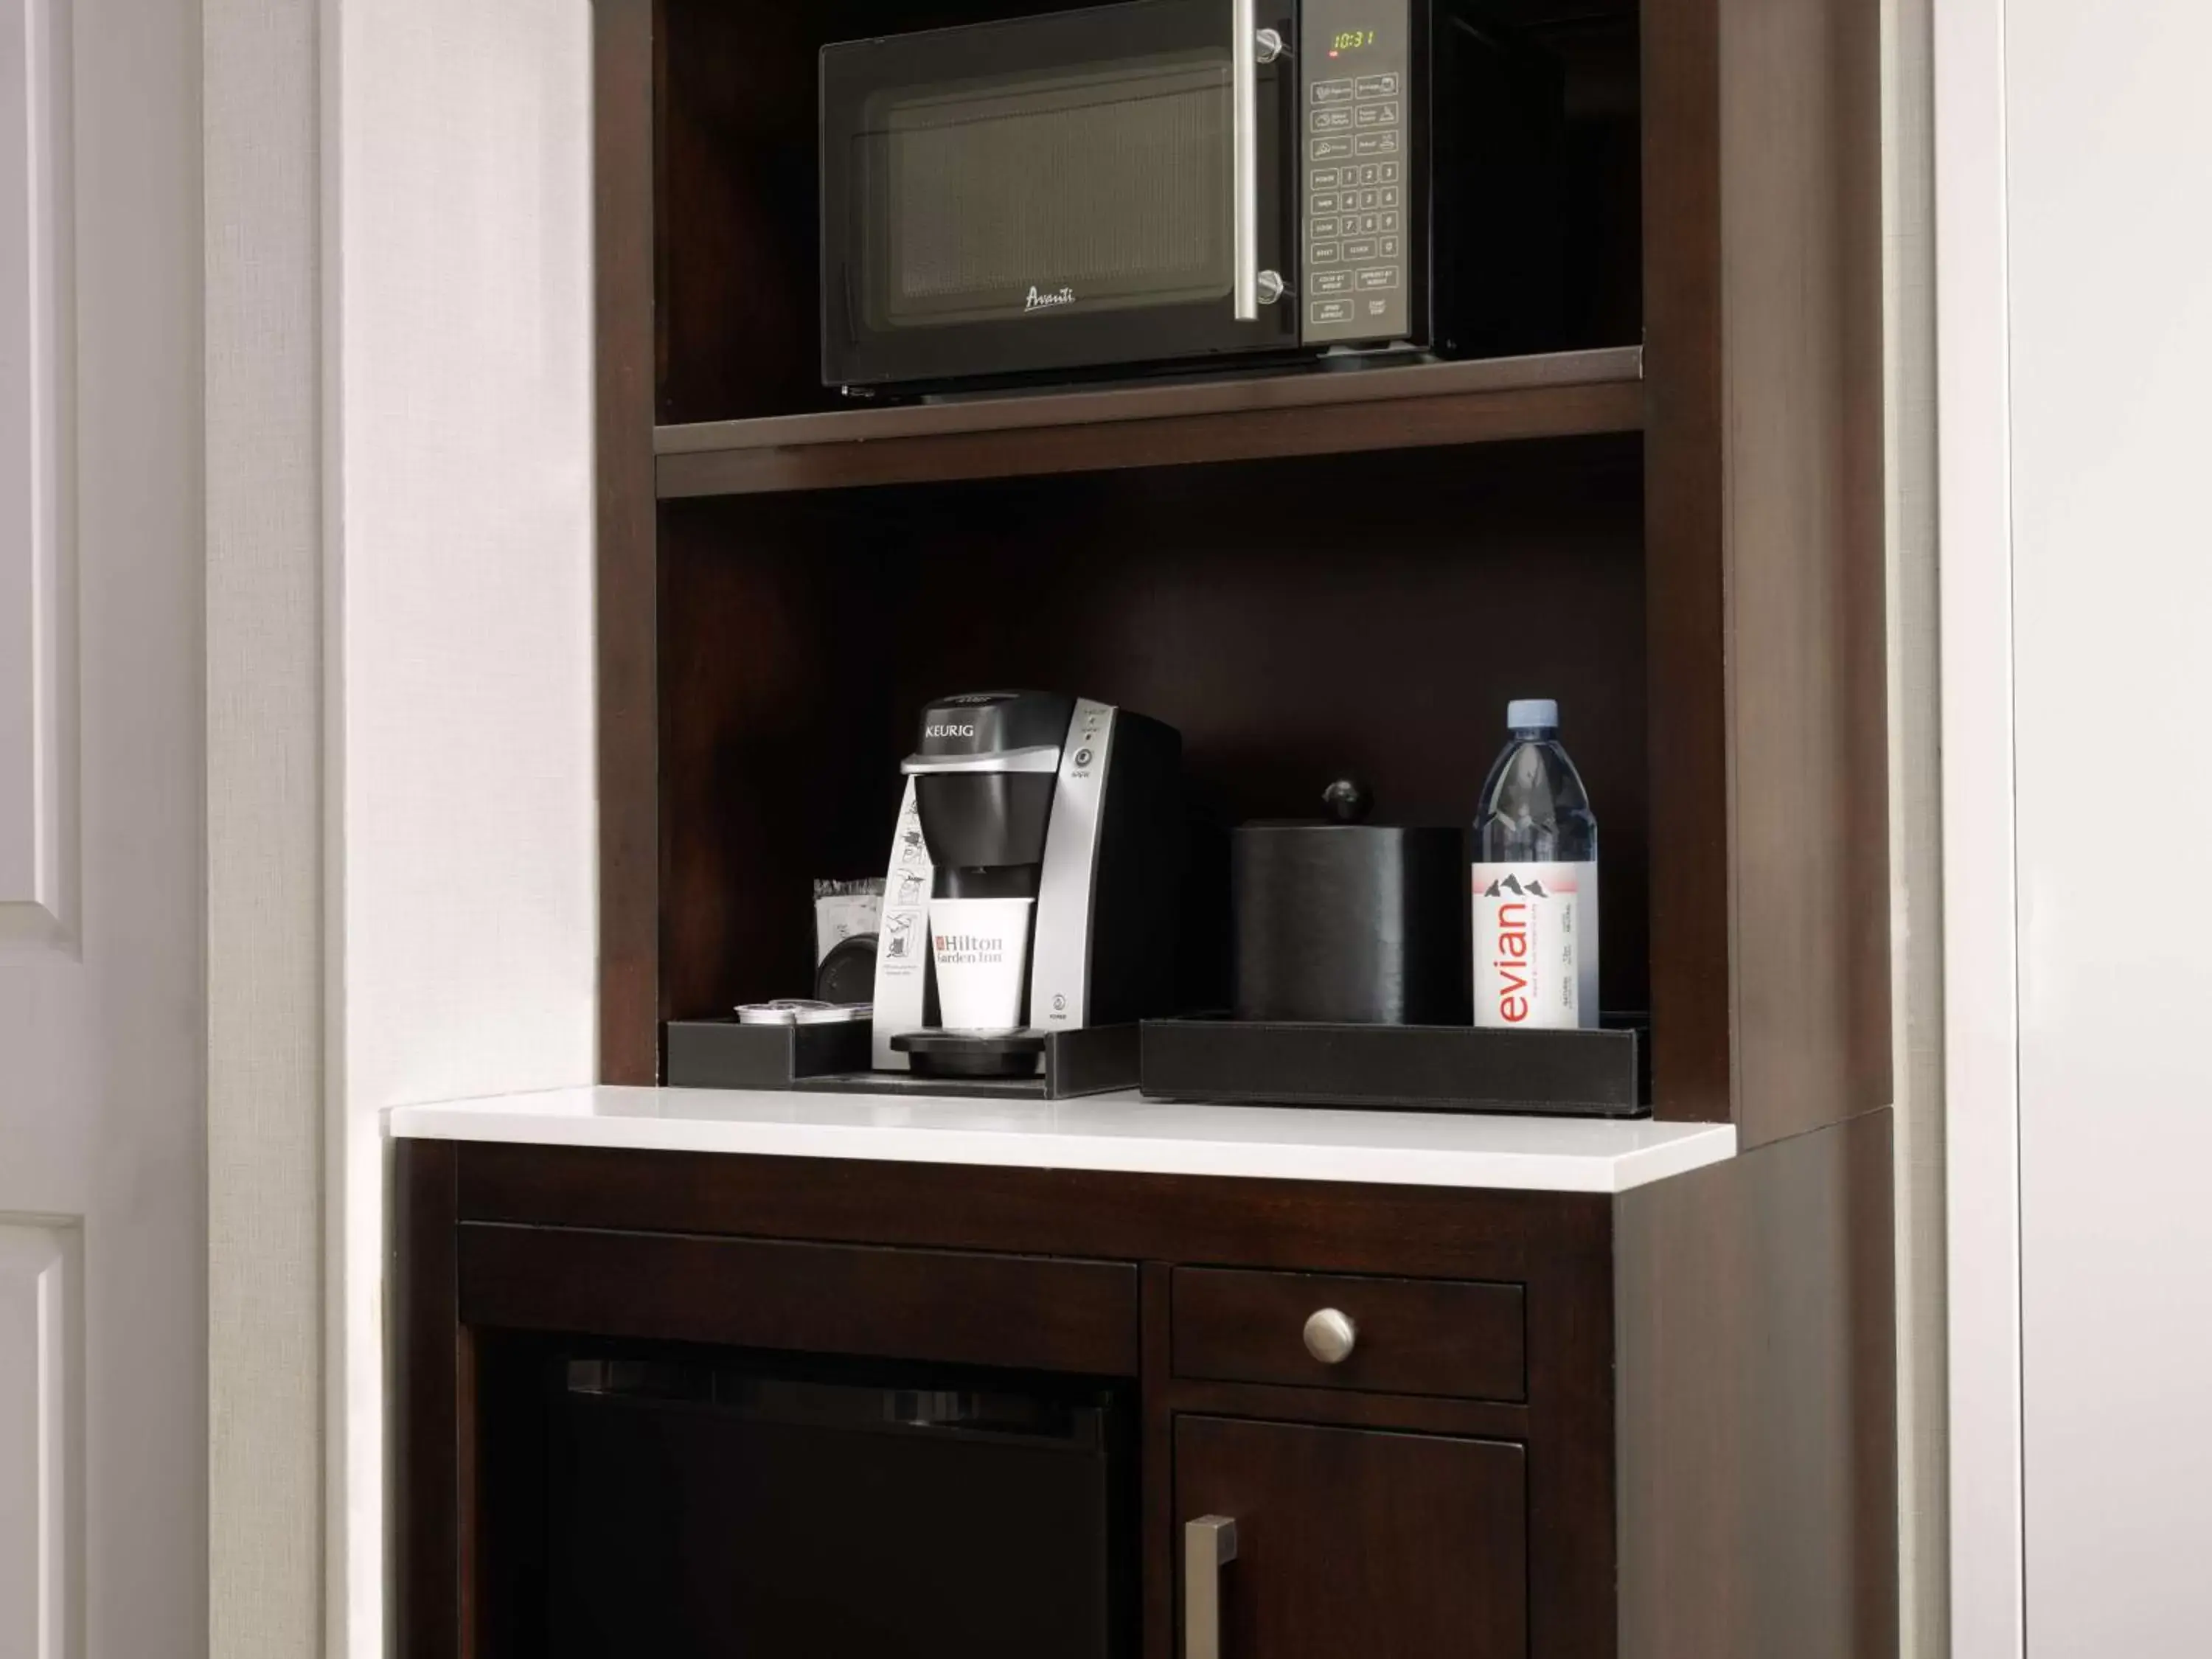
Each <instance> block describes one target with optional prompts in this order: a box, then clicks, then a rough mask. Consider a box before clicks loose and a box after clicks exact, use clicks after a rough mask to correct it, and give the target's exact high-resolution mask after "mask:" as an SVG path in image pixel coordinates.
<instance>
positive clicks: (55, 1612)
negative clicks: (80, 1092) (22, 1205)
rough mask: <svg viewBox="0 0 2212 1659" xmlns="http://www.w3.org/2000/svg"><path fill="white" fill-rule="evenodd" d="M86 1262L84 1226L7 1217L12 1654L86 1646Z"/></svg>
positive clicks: (1, 1230)
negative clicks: (84, 1520)
mask: <svg viewBox="0 0 2212 1659" xmlns="http://www.w3.org/2000/svg"><path fill="white" fill-rule="evenodd" d="M82 1261H83V1251H82V1249H81V1248H80V1235H79V1231H78V1229H77V1227H76V1224H75V1223H73V1222H65V1221H51V1220H20V1219H15V1218H10V1217H8V1216H5V1215H0V1494H4V1495H5V1498H6V1501H5V1502H0V1654H5V1655H7V1656H9V1659H15V1656H18V1655H21V1656H22V1659H78V1656H81V1655H82V1652H83V1651H84V1548H83V1542H84V1536H83V1526H82V1522H83V1515H84V1504H83V1490H84V1487H83V1455H82V1445H83V1431H82V1424H83V1421H84V1366H83V1362H82V1352H83V1276H82ZM26 1494H27V1495H28V1501H25V1495H26Z"/></svg>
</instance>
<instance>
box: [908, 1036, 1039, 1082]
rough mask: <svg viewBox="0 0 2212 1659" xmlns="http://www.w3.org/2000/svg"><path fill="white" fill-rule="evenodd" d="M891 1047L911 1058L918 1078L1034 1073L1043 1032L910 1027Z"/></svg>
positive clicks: (1010, 1075)
mask: <svg viewBox="0 0 2212 1659" xmlns="http://www.w3.org/2000/svg"><path fill="white" fill-rule="evenodd" d="M891 1048H893V1049H894V1050H895V1051H896V1052H897V1053H899V1054H905V1055H907V1056H908V1058H909V1059H910V1060H911V1061H912V1062H913V1065H914V1074H915V1076H916V1077H918V1078H939V1077H957V1078H962V1079H967V1078H978V1077H1035V1076H1036V1074H1037V1073H1038V1072H1039V1071H1040V1070H1042V1066H1041V1065H1040V1064H1039V1062H1040V1061H1041V1060H1042V1059H1043V1056H1044V1033H1043V1032H1042V1031H1004V1032H994V1033H992V1034H991V1035H989V1036H984V1035H981V1034H977V1033H970V1032H965V1031H908V1032H905V1033H903V1034H902V1035H901V1036H895V1037H893V1038H892V1039H891Z"/></svg>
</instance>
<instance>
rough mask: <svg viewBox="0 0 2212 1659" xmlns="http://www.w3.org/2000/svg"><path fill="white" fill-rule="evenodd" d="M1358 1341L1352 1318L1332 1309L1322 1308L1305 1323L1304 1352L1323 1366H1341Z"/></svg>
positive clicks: (1350, 1355)
mask: <svg viewBox="0 0 2212 1659" xmlns="http://www.w3.org/2000/svg"><path fill="white" fill-rule="evenodd" d="M1358 1340H1359V1327H1358V1326H1357V1325H1355V1324H1353V1323H1352V1316H1351V1315H1350V1314H1346V1313H1340V1312H1339V1311H1338V1310H1336V1309H1334V1308H1323V1309H1322V1310H1321V1311H1320V1312H1319V1313H1317V1314H1315V1315H1313V1316H1311V1317H1310V1318H1309V1319H1308V1320H1307V1321H1306V1352H1308V1353H1310V1354H1311V1355H1312V1356H1313V1357H1314V1358H1316V1359H1318V1360H1320V1361H1321V1363H1322V1364H1324V1365H1341V1364H1343V1363H1344V1362H1345V1361H1346V1360H1347V1359H1349V1358H1352V1347H1353V1346H1354V1345H1355V1344H1357V1343H1358Z"/></svg>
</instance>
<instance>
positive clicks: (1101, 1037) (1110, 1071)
mask: <svg viewBox="0 0 2212 1659" xmlns="http://www.w3.org/2000/svg"><path fill="white" fill-rule="evenodd" d="M891 1047H892V1048H893V1049H894V1050H895V1051H896V1052H897V1053H900V1054H904V1055H906V1056H907V1058H908V1062H909V1063H910V1064H911V1065H912V1066H913V1067H914V1069H913V1070H912V1071H910V1072H854V1073H846V1074H844V1075H842V1076H836V1077H810V1078H801V1079H795V1080H794V1081H793V1084H792V1085H791V1086H792V1087H793V1088H794V1089H799V1090H811V1091H822V1090H829V1091H841V1092H848V1093H854V1094H879V1095H994V1096H1006V1097H1010V1098H1013V1099H1018V1100H1073V1099H1074V1098H1075V1097H1078V1096H1079V1095H1103V1094H1109V1093H1111V1092H1112V1091H1115V1090H1116V1089H1133V1088H1135V1087H1136V1086H1137V1060H1138V1052H1139V1048H1140V1047H1141V1040H1140V1038H1139V1033H1138V1028H1137V1026H1136V1025H1135V1024H1133V1023H1132V1024H1125V1025H1093V1026H1091V1027H1089V1028H1087V1029H1085V1030H1079V1031H1037V1030H1024V1031H1012V1032H1009V1033H1007V1034H1006V1036H968V1035H963V1034H961V1033H957V1032H949V1031H910V1032H906V1033H903V1034H902V1035H900V1036H895V1037H893V1038H892V1039H891ZM672 1080H673V1079H671V1081H672Z"/></svg>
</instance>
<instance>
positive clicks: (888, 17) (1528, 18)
mask: <svg viewBox="0 0 2212 1659" xmlns="http://www.w3.org/2000/svg"><path fill="white" fill-rule="evenodd" d="M1062 9H1067V8H1066V7H1065V6H1063V5H1062V4H1061V3H1060V0H927V3H919V4H918V3H915V0H832V3H828V4H821V5H809V6H781V7H766V6H757V5H731V4H727V3H724V0H659V5H658V6H657V8H656V13H657V17H656V27H655V30H654V34H653V91H654V102H653V134H652V143H653V156H654V161H655V170H654V174H653V221H654V225H655V236H654V243H653V291H654V298H655V313H656V319H657V320H656V324H655V329H654V337H653V365H654V373H653V380H654V386H655V392H654V398H653V418H654V420H655V421H657V422H659V423H661V424H663V425H684V424H690V423H696V422H710V421H728V420H742V419H749V418H759V417H763V416H784V415H794V414H800V413H804V412H805V411H808V410H831V409H836V408H837V407H839V406H840V403H841V399H840V398H838V397H837V395H836V393H835V392H829V391H827V390H825V389H824V388H823V385H822V375H821V361H820V328H819V321H818V307H819V293H820V274H819V273H820V252H819V250H820V244H821V232H820V217H819V216H820V209H819V204H818V199H817V168H816V165H815V151H816V148H817V107H816V88H817V58H818V55H819V53H820V51H821V49H822V47H823V46H825V45H828V44H829V43H831V42H834V41H840V40H860V39H864V38H866V37H868V36H872V35H878V34H888V33H909V32H914V31H918V30H922V29H929V28H940V27H949V26H951V25H956V24H963V23H975V22H986V21H994V20H996V19H1000V18H1006V17H1018V16H1025V15H1032V14H1035V13H1038V12H1045V11H1055V10H1062ZM1499 9H1500V11H1501V12H1502V13H1504V14H1505V15H1508V16H1510V17H1511V18H1512V19H1513V20H1514V21H1516V23H1517V24H1518V25H1519V26H1520V27H1523V28H1525V29H1526V30H1528V32H1529V33H1531V34H1532V35H1533V36H1534V37H1535V38H1536V39H1537V40H1540V41H1541V42H1542V43H1543V44H1544V45H1545V46H1547V47H1548V48H1550V49H1551V50H1552V51H1553V52H1556V53H1557V54H1558V56H1559V60H1560V62H1561V63H1562V64H1563V65H1564V67H1565V80H1566V87H1567V116H1568V124H1567V135H1568V138H1567V179H1566V185H1567V189H1566V191H1565V201H1566V203H1567V204H1569V210H1568V217H1567V252H1568V259H1567V273H1568V274H1567V285H1566V292H1565V295H1564V296H1563V300H1564V304H1563V306H1562V307H1561V309H1562V323H1561V326H1560V334H1559V338H1558V339H1557V340H1556V341H1555V342H1553V344H1554V345H1555V346H1556V348H1557V349H1560V350H1563V351H1564V350H1574V349H1583V348H1588V347H1593V346H1620V345H1633V344H1635V343H1637V340H1638V334H1639V330H1640V321H1641V295H1642V292H1643V289H1642V282H1641V264H1640V257H1641V246H1640V237H1639V203H1640V197H1641V171H1640V166H1639V155H1640V149H1639V132H1638V102H1639V88H1640V81H1639V77H1638V27H1637V21H1638V20H1637V9H1636V7H1635V6H1634V5H1633V4H1623V3H1619V0H1596V3H1593V4H1590V5H1587V6H1575V7H1558V6H1553V5H1548V4H1542V3H1524V0H1510V3H1508V4H1505V5H1504V6H1502V7H1500V8H1499Z"/></svg>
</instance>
